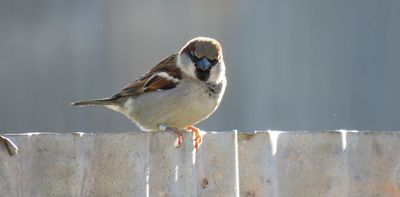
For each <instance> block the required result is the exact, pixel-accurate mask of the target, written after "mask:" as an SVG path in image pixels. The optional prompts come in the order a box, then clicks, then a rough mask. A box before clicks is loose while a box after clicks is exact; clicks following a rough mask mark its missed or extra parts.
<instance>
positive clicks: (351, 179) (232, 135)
mask: <svg viewBox="0 0 400 197" xmlns="http://www.w3.org/2000/svg"><path fill="white" fill-rule="evenodd" d="M5 136H7V137H8V138H10V139H11V140H13V141H14V142H15V143H16V144H17V145H18V147H19V152H18V154H17V155H15V156H9V154H8V152H7V150H6V148H5V146H0V196H10V197H13V196H207V197H208V196H219V197H220V196H239V195H240V196H248V197H250V196H284V197H286V196H288V197H292V196H300V197H301V196H304V197H313V196H349V197H350V196H351V197H354V196H385V197H387V196H400V165H399V164H400V132H347V131H341V132H340V131H332V132H288V133H286V132H257V133H255V134H248V133H237V132H234V131H232V132H218V133H216V132H207V133H206V134H205V135H204V136H203V140H204V142H203V144H202V146H201V147H200V150H199V152H198V153H197V154H196V155H194V154H193V153H192V140H191V134H188V133H186V134H185V135H184V142H183V145H182V147H181V148H179V149H177V148H174V142H175V135H174V134H173V133H166V132H158V133H144V132H129V133H107V134H78V133H76V134H72V133H71V134H56V133H40V134H39V133H36V134H32V133H31V134H9V135H5Z"/></svg>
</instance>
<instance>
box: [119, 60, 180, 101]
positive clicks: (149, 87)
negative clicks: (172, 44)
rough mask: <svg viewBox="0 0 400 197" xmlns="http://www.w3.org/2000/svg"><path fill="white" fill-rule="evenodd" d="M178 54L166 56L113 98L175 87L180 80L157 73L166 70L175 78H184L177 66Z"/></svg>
mask: <svg viewBox="0 0 400 197" xmlns="http://www.w3.org/2000/svg"><path fill="white" fill-rule="evenodd" d="M176 56H177V54H173V55H171V56H169V57H167V58H165V59H164V60H162V61H161V62H160V63H158V64H157V65H156V66H155V67H154V68H152V69H151V70H150V71H149V72H147V73H146V74H144V75H143V76H141V77H140V78H138V79H137V80H135V81H133V82H132V83H129V84H128V85H127V86H125V87H124V88H123V89H122V90H121V92H119V93H118V94H116V95H114V96H113V97H112V98H120V97H125V96H134V95H140V94H143V93H146V92H153V91H157V90H167V89H171V88H174V87H175V86H176V85H177V83H178V82H174V80H169V79H167V78H165V77H161V76H157V73H162V72H165V73H167V74H168V75H169V76H171V77H173V78H175V79H182V75H181V71H180V69H179V68H178V67H177V66H176Z"/></svg>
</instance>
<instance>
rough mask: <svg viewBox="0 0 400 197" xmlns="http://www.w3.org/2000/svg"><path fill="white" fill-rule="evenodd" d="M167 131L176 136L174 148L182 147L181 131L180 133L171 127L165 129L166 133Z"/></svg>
mask: <svg viewBox="0 0 400 197" xmlns="http://www.w3.org/2000/svg"><path fill="white" fill-rule="evenodd" d="M168 129H169V130H172V131H174V132H175V133H176V135H177V137H176V145H175V147H176V148H179V147H181V145H182V131H180V130H179V129H177V128H173V127H167V128H166V129H165V130H166V131H167V130H168Z"/></svg>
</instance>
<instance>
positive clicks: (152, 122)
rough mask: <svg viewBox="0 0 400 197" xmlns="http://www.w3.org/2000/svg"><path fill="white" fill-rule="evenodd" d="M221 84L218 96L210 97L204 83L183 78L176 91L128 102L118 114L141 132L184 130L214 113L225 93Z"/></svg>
mask: <svg viewBox="0 0 400 197" xmlns="http://www.w3.org/2000/svg"><path fill="white" fill-rule="evenodd" d="M223 82H224V84H223V87H222V91H221V93H220V94H219V95H217V96H210V95H209V92H208V91H207V87H206V85H205V83H203V82H200V81H197V80H194V79H191V78H183V79H182V80H181V81H180V83H179V84H178V86H176V88H173V89H170V90H159V91H156V92H151V93H145V94H142V95H140V96H136V97H131V98H129V99H127V101H126V102H125V104H124V105H123V107H122V108H121V110H119V111H121V112H122V113H124V114H125V115H126V116H127V117H128V118H130V119H131V120H132V121H133V122H135V123H136V124H137V125H138V126H139V127H141V128H142V129H144V130H152V131H156V130H159V126H160V125H161V124H162V125H165V126H169V127H175V128H178V129H183V128H185V127H187V126H189V125H194V124H196V123H198V122H200V121H201V120H204V119H205V118H207V117H208V116H210V115H211V114H212V113H213V112H214V111H215V110H216V109H217V107H218V105H219V103H220V101H221V98H222V96H223V93H224V90H225V81H223Z"/></svg>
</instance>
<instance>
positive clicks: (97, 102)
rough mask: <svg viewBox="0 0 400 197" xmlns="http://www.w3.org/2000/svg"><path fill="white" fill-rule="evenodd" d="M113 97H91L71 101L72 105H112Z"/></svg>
mask: <svg viewBox="0 0 400 197" xmlns="http://www.w3.org/2000/svg"><path fill="white" fill-rule="evenodd" d="M113 104H115V103H114V99H112V98H102V99H93V100H85V101H78V102H74V103H71V105H74V106H90V105H113Z"/></svg>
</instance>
